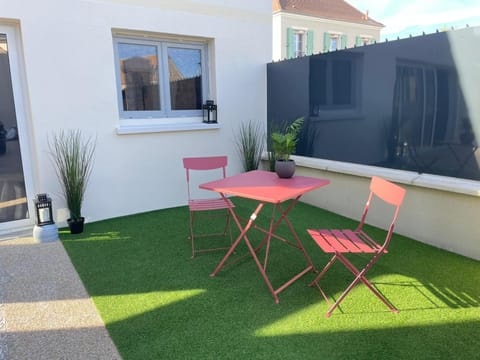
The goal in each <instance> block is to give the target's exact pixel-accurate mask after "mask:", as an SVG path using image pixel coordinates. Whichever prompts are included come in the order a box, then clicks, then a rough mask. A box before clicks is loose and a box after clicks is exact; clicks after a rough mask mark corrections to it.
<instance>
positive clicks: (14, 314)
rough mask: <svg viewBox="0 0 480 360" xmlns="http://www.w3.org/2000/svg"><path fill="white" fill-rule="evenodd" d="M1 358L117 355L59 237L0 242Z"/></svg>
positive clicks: (49, 358) (114, 357)
mask: <svg viewBox="0 0 480 360" xmlns="http://www.w3.org/2000/svg"><path fill="white" fill-rule="evenodd" d="M3 359H22V360H24V359H48V360H53V359H72V360H74V359H82V360H83V359H89V360H90V359H121V356H120V354H119V353H118V351H117V349H116V347H115V345H114V344H113V342H112V340H111V338H110V336H109V334H108V332H107V330H106V328H105V324H104V323H103V321H102V319H101V318H100V315H99V314H98V311H97V309H96V307H95V304H94V302H93V301H92V299H91V298H90V297H89V296H88V293H87V291H86V289H85V287H84V286H83V284H82V282H81V280H80V277H79V276H78V274H77V272H76V271H75V268H74V267H73V265H72V263H71V261H70V258H69V257H68V255H67V253H66V251H65V249H64V247H63V245H62V243H61V241H54V242H49V243H36V242H35V241H34V239H33V238H32V237H22V238H16V239H10V240H4V241H0V360H3Z"/></svg>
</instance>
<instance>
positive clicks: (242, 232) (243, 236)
mask: <svg viewBox="0 0 480 360" xmlns="http://www.w3.org/2000/svg"><path fill="white" fill-rule="evenodd" d="M222 197H223V195H222ZM263 205H264V204H263V203H260V204H258V206H257V208H256V209H255V211H254V212H253V214H252V215H250V219H248V222H247V225H245V227H244V228H242V224H241V223H240V220H239V219H238V217H237V214H235V211H234V210H233V208H229V211H230V214H232V217H233V219H234V221H235V223H236V224H237V227H238V229H239V230H240V235H238V237H237V239H236V240H235V241H234V242H233V244H232V246H231V247H230V249H229V250H228V251H227V253H226V254H225V256H224V257H223V259H222V260H221V261H220V263H219V264H218V265H217V267H216V268H215V270H214V271H213V272H212V273H211V274H210V276H211V277H214V276H215V275H217V273H218V272H219V271H220V269H221V268H222V267H223V265H224V264H225V262H226V261H227V260H228V258H229V257H230V255H232V253H233V252H234V251H235V248H236V247H237V246H238V244H239V243H240V241H241V240H242V239H244V240H245V242H246V243H247V244H250V242H249V241H248V238H247V236H246V234H247V231H248V230H249V229H250V227H251V226H252V224H253V222H254V221H255V219H256V218H257V215H258V213H259V212H260V210H261V209H262V207H263ZM250 247H251V245H250V246H249V248H250ZM253 255H255V251H253ZM255 257H256V256H255ZM257 260H258V259H257Z"/></svg>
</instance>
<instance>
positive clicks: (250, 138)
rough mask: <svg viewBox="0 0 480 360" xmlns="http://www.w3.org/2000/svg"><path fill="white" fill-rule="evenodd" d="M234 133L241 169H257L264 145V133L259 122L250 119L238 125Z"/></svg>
mask: <svg viewBox="0 0 480 360" xmlns="http://www.w3.org/2000/svg"><path fill="white" fill-rule="evenodd" d="M237 134H238V135H236V136H237V137H238V138H237V139H236V145H237V150H238V153H239V155H240V158H241V159H242V165H243V170H245V171H246V172H247V171H252V170H257V169H258V167H259V166H260V161H261V160H262V154H263V149H264V147H265V133H264V131H263V128H262V125H261V123H259V122H255V121H253V120H250V121H248V122H244V123H242V124H241V125H240V129H239V131H238V133H237Z"/></svg>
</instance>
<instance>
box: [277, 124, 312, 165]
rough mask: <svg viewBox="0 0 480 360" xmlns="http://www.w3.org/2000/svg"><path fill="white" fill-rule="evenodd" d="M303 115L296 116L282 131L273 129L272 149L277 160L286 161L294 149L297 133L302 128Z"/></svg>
mask: <svg viewBox="0 0 480 360" xmlns="http://www.w3.org/2000/svg"><path fill="white" fill-rule="evenodd" d="M303 120H304V118H303V117H299V118H297V119H296V120H295V121H294V122H293V123H291V124H290V125H288V126H286V127H285V129H284V131H275V132H273V133H272V135H271V140H272V149H273V152H274V153H275V157H276V159H277V160H283V161H287V160H289V159H290V155H291V154H292V153H293V152H294V151H295V147H296V146H297V142H298V135H299V134H300V131H301V130H302V126H303Z"/></svg>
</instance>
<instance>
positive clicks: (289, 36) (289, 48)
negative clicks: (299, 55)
mask: <svg viewBox="0 0 480 360" xmlns="http://www.w3.org/2000/svg"><path fill="white" fill-rule="evenodd" d="M293 47H294V43H293V29H292V28H287V59H291V58H293V53H294V48H293Z"/></svg>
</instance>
